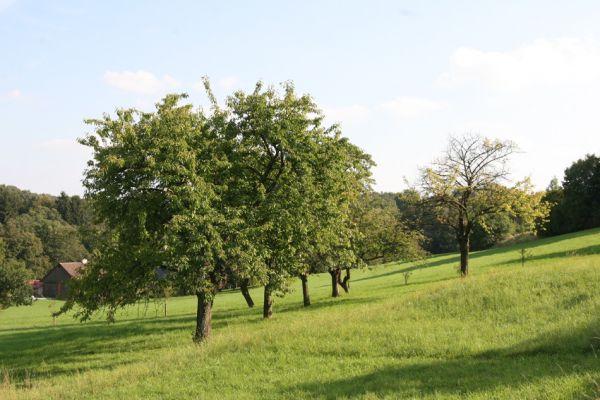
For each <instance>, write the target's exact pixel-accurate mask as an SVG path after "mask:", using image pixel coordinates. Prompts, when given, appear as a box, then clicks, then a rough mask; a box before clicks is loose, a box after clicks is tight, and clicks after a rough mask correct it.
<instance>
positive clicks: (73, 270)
mask: <svg viewBox="0 0 600 400" xmlns="http://www.w3.org/2000/svg"><path fill="white" fill-rule="evenodd" d="M59 265H60V266H61V267H63V269H64V270H65V271H67V273H68V274H69V275H71V276H72V277H73V276H77V275H79V270H80V269H82V268H84V267H85V264H84V263H82V262H79V261H77V262H62V263H59Z"/></svg>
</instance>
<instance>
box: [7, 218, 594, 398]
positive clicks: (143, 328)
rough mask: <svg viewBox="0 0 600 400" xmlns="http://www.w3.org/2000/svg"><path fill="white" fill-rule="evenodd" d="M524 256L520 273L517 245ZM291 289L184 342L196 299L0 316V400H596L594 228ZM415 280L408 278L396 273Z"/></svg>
mask: <svg viewBox="0 0 600 400" xmlns="http://www.w3.org/2000/svg"><path fill="white" fill-rule="evenodd" d="M523 247H525V248H527V249H528V252H529V255H530V256H529V258H528V260H527V261H526V263H525V265H524V266H523V265H522V264H521V260H520V252H519V250H520V249H521V248H523ZM457 265H458V257H457V255H444V256H437V257H432V258H430V259H428V260H427V261H426V262H422V263H419V264H417V265H413V264H389V265H383V266H376V267H372V268H367V269H364V270H361V271H355V272H353V276H352V278H353V279H352V283H351V292H350V293H349V294H345V293H343V294H342V297H341V298H336V299H333V298H330V297H329V295H330V293H329V292H330V280H329V275H327V274H325V275H316V276H311V278H310V290H311V296H312V300H313V305H312V306H310V307H307V308H305V307H303V306H302V295H301V291H300V281H299V280H298V281H297V282H294V284H293V289H294V290H293V291H292V292H291V293H288V294H287V295H286V296H285V297H283V298H277V299H276V302H275V314H274V316H273V319H272V320H263V318H262V315H261V309H260V307H261V300H262V291H261V290H260V288H257V289H254V290H253V291H252V295H253V297H254V300H255V301H256V302H257V307H256V308H255V309H249V308H247V306H246V305H245V302H244V299H243V297H242V296H241V294H240V293H239V292H233V291H232V292H224V293H220V294H219V295H218V296H217V298H216V301H215V310H214V311H215V313H214V319H213V336H212V337H211V339H210V340H209V341H208V342H207V343H204V344H201V345H195V344H193V343H192V340H191V339H192V330H193V328H194V318H195V305H196V304H195V298H192V297H180V298H171V299H169V300H168V301H167V303H166V310H167V315H166V316H165V315H164V304H163V303H152V302H151V303H148V304H139V305H136V306H132V307H129V308H128V309H126V310H124V311H123V312H121V313H120V315H119V316H118V320H117V322H116V323H114V324H107V323H106V322H105V321H104V320H103V319H102V317H101V316H99V317H98V318H97V319H96V320H94V321H90V322H86V323H79V322H78V321H76V320H74V319H73V318H71V317H70V316H68V315H67V316H61V317H59V318H57V319H56V321H53V320H52V317H51V312H52V311H55V310H57V309H58V308H59V307H60V305H61V304H60V302H58V301H48V300H46V301H37V302H36V303H35V304H34V305H33V306H31V307H13V308H9V309H7V310H4V311H1V312H0V399H3V400H4V399H6V400H9V399H46V400H47V399H305V398H306V399H309V398H319V399H321V398H322V399H380V398H385V399H396V398H400V399H411V398H414V399H590V398H599V397H598V396H600V359H599V358H598V357H599V356H600V318H599V317H600V230H598V229H596V230H591V231H585V232H580V233H576V234H571V235H565V236H559V237H554V238H550V239H542V240H537V241H532V242H528V243H525V244H520V245H514V246H510V247H503V248H498V249H492V250H488V251H482V252H476V253H473V254H472V257H471V275H470V276H469V277H468V278H459V277H458V274H457V271H456V267H457ZM406 271H412V274H411V275H410V277H409V280H408V284H405V276H404V272H406Z"/></svg>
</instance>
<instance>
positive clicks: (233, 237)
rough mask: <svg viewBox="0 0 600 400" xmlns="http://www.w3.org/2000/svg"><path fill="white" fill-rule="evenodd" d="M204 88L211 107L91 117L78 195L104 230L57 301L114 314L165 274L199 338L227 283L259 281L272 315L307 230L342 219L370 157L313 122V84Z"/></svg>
mask: <svg viewBox="0 0 600 400" xmlns="http://www.w3.org/2000/svg"><path fill="white" fill-rule="evenodd" d="M205 86H206V89H207V93H208V95H209V98H210V99H211V101H212V108H211V109H210V110H209V111H208V112H205V111H203V110H194V109H193V107H192V106H191V105H189V104H183V105H182V104H181V102H182V100H184V99H185V95H169V96H167V97H165V98H164V100H163V101H162V102H160V103H159V104H157V107H156V111H155V112H141V111H137V110H134V109H127V110H119V111H118V112H117V115H116V117H111V116H109V115H105V116H104V117H103V118H102V119H94V120H89V121H88V123H90V124H91V125H92V126H93V127H94V131H93V132H92V133H90V134H88V135H87V136H86V137H85V138H84V139H82V141H81V142H82V143H83V144H84V145H86V146H89V147H90V148H91V149H92V150H93V159H92V160H90V162H89V164H88V169H87V170H86V173H85V180H84V184H85V187H86V196H87V198H88V199H89V201H90V202H91V205H92V207H93V209H94V210H95V212H96V213H97V215H98V217H99V218H100V221H101V222H102V223H103V224H104V226H106V230H107V233H106V235H105V236H104V237H103V241H102V243H101V245H100V247H99V248H98V249H97V250H96V252H95V254H94V257H93V258H92V262H91V263H90V264H89V267H88V268H86V271H85V273H84V274H83V276H82V279H80V280H78V281H77V282H76V284H75V285H74V287H73V290H72V294H73V297H72V298H71V300H70V301H69V302H67V304H66V305H65V307H64V308H63V311H66V310H68V309H69V308H71V307H73V305H74V304H76V303H77V304H79V305H80V306H82V307H81V308H80V309H79V311H78V314H77V315H79V316H80V317H81V318H84V319H85V318H88V317H89V316H91V314H92V313H94V312H96V311H98V310H100V309H104V308H106V309H107V310H108V315H109V317H112V316H113V315H114V312H115V311H116V309H117V308H119V307H122V306H124V305H126V304H130V303H133V302H135V301H137V300H139V299H142V298H145V297H148V296H150V295H152V293H154V291H155V288H156V287H157V286H160V285H169V284H172V285H175V286H177V287H178V288H179V289H181V290H184V291H185V292H188V293H194V294H195V295H196V296H197V298H198V311H197V321H196V333H195V339H196V340H203V339H205V338H206V337H208V336H209V335H210V329H211V323H210V322H211V316H212V303H213V300H214V297H215V296H216V294H217V293H218V291H219V290H221V289H223V288H225V287H226V285H227V284H228V282H233V281H240V280H248V279H251V280H252V281H254V282H260V283H263V284H264V285H265V309H264V313H265V317H269V316H270V315H271V312H272V307H271V306H272V295H273V293H275V292H277V291H285V289H286V287H287V283H288V281H289V278H292V277H294V276H298V274H299V273H300V271H302V270H303V269H304V268H305V264H306V255H307V254H310V253H312V252H313V249H314V248H315V246H317V245H318V244H317V243H315V241H314V240H313V239H314V237H322V238H324V237H327V236H328V235H327V234H323V232H324V231H329V232H330V233H331V232H336V231H337V229H336V227H338V228H339V227H340V224H343V223H344V222H345V219H344V215H345V214H344V213H345V211H344V210H345V209H347V206H346V208H344V204H347V203H348V202H349V200H347V198H349V197H350V196H351V188H352V187H355V186H356V185H357V183H355V180H358V181H360V180H361V179H363V178H362V177H367V176H368V169H369V167H370V165H371V163H370V158H369V156H368V155H366V154H364V153H363V152H362V151H360V150H359V149H358V148H357V147H355V146H353V145H351V144H350V143H349V142H348V141H347V139H344V138H342V136H341V133H340V131H339V128H338V127H337V126H332V127H324V126H323V125H322V119H323V117H322V114H321V112H320V110H319V109H318V108H317V106H316V104H315V103H314V101H313V100H312V98H311V97H310V96H307V95H302V96H299V95H297V94H296V92H295V90H294V87H293V85H292V84H291V83H285V84H283V85H282V93H279V92H278V91H276V90H275V89H274V88H271V87H267V88H265V87H264V86H263V85H262V83H258V84H257V85H256V88H255V90H254V91H253V92H252V93H249V94H248V93H244V92H241V91H239V92H236V93H234V94H233V95H232V96H230V97H228V98H227V100H226V103H225V107H223V108H221V107H219V105H218V104H217V102H216V100H215V98H214V96H213V95H212V92H211V90H210V86H209V83H208V81H205ZM357 171H360V172H357ZM357 176H358V177H359V178H357ZM361 182H362V181H361ZM359 184H360V183H359ZM340 213H341V214H342V215H341V216H340V215H338V214H340ZM329 214H331V215H329ZM328 215H329V218H324V217H327V216H328ZM337 240H338V241H339V240H341V239H339V238H338V239H337ZM157 268H161V269H164V270H166V271H168V273H167V274H166V279H161V278H159V276H158V275H159V274H157V272H156V271H157Z"/></svg>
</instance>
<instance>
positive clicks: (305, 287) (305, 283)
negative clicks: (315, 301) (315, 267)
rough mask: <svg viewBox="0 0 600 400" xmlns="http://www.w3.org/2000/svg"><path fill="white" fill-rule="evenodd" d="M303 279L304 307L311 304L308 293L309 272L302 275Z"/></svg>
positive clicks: (301, 278)
mask: <svg viewBox="0 0 600 400" xmlns="http://www.w3.org/2000/svg"><path fill="white" fill-rule="evenodd" d="M300 280H301V281H302V297H303V299H304V307H308V306H310V294H308V274H302V275H300Z"/></svg>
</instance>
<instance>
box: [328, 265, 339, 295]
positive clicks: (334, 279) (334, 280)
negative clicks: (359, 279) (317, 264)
mask: <svg viewBox="0 0 600 400" xmlns="http://www.w3.org/2000/svg"><path fill="white" fill-rule="evenodd" d="M329 274H330V275H331V297H338V296H339V295H340V291H339V290H338V281H339V279H340V269H339V268H336V269H330V270H329Z"/></svg>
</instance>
